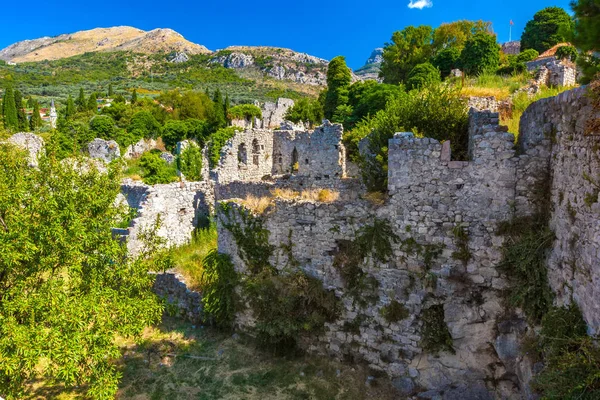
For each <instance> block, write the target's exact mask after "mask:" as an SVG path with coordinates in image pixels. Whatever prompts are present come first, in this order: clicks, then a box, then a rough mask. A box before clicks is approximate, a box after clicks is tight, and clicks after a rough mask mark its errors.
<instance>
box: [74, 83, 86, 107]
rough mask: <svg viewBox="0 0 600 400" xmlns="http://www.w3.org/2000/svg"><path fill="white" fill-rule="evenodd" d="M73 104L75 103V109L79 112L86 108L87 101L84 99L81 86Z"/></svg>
mask: <svg viewBox="0 0 600 400" xmlns="http://www.w3.org/2000/svg"><path fill="white" fill-rule="evenodd" d="M75 104H76V105H77V111H79V112H82V111H85V110H86V109H87V105H88V103H87V101H86V100H85V94H84V93H83V88H80V89H79V97H77V100H76V101H75Z"/></svg>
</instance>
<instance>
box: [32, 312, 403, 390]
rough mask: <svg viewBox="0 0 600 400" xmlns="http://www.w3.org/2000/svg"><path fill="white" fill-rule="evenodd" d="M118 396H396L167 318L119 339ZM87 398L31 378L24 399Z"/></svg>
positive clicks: (316, 362)
mask: <svg viewBox="0 0 600 400" xmlns="http://www.w3.org/2000/svg"><path fill="white" fill-rule="evenodd" d="M120 347H121V351H122V354H123V357H122V358H121V364H120V369H121V371H122V373H123V378H122V380H121V382H120V384H119V391H118V393H117V396H116V398H117V399H136V400H154V399H156V400H159V399H204V400H209V399H210V400H213V399H214V400H216V399H229V400H234V399H245V400H254V399H259V400H271V399H273V400H275V399H282V400H295V399H324V400H325V399H327V400H329V399H347V400H354V399H382V400H388V399H389V400H392V399H395V398H396V397H395V392H394V389H393V387H392V386H391V384H390V383H389V381H387V379H385V378H384V379H381V380H377V381H376V383H377V384H375V385H370V386H367V385H365V381H366V380H367V376H368V375H369V371H367V370H366V368H363V367H362V366H360V365H344V364H341V363H337V362H333V361H330V360H328V359H325V358H320V357H315V356H311V357H295V358H282V357H276V356H272V355H271V354H268V353H265V352H261V351H258V350H257V349H256V348H255V346H254V344H253V343H252V342H251V341H250V340H247V339H245V338H243V337H242V338H237V339H236V338H233V337H232V336H231V335H230V334H228V333H223V332H222V331H218V330H214V329H211V328H202V327H198V326H196V327H195V326H193V325H191V324H189V323H183V322H180V321H178V320H175V319H171V318H165V319H164V320H163V322H162V324H160V325H159V326H157V327H152V328H147V329H146V330H145V331H144V334H143V337H142V339H141V340H140V341H139V342H138V343H134V342H133V341H130V340H124V339H123V340H121V342H120ZM47 398H52V399H83V397H81V396H80V395H79V394H78V392H77V391H74V390H69V389H66V388H64V387H58V386H52V385H51V384H49V383H48V382H32V384H31V385H30V386H29V390H28V394H27V396H26V397H25V398H24V399H27V400H30V399H36V400H37V399H47Z"/></svg>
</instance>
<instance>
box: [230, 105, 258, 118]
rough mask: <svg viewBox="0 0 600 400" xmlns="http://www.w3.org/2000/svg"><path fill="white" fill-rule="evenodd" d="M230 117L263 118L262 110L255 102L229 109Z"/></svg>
mask: <svg viewBox="0 0 600 400" xmlns="http://www.w3.org/2000/svg"><path fill="white" fill-rule="evenodd" d="M228 118H229V119H252V118H262V111H261V110H260V108H259V107H257V106H255V105H254V104H240V105H237V106H234V107H231V108H230V109H229V115H228Z"/></svg>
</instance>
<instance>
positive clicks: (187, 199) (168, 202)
mask: <svg viewBox="0 0 600 400" xmlns="http://www.w3.org/2000/svg"><path fill="white" fill-rule="evenodd" d="M121 193H122V194H123V195H124V196H125V199H126V201H127V203H128V204H129V206H130V207H132V208H136V209H137V210H138V214H137V217H136V218H135V219H134V220H133V221H132V225H131V226H130V227H129V236H128V239H127V247H128V248H129V252H130V253H131V254H138V253H139V252H140V250H141V249H142V247H141V246H143V243H142V241H141V237H140V236H141V234H142V232H144V231H147V230H148V229H151V228H152V227H153V226H154V224H155V223H156V221H157V218H159V219H160V228H159V230H158V231H157V234H158V236H160V237H162V238H163V239H165V241H166V245H167V246H180V245H183V244H185V243H187V242H189V240H190V239H191V238H192V232H193V231H194V229H195V227H196V226H197V225H198V222H199V221H200V219H201V218H202V217H203V216H208V215H209V213H210V210H212V207H213V204H214V189H213V185H212V183H211V182H177V183H169V184H164V185H154V186H148V185H144V184H143V183H139V182H136V181H132V180H126V181H124V182H123V184H122V185H121Z"/></svg>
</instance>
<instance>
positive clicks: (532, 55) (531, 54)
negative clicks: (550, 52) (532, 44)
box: [517, 49, 540, 63]
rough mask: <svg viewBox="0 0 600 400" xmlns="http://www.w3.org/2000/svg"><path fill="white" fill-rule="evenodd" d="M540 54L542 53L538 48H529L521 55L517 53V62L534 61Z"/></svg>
mask: <svg viewBox="0 0 600 400" xmlns="http://www.w3.org/2000/svg"><path fill="white" fill-rule="evenodd" d="M539 55H540V53H538V52H537V50H534V49H527V50H524V51H522V52H521V53H519V55H517V62H522V63H526V62H529V61H533V60H535V59H536V58H538V57H539Z"/></svg>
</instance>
